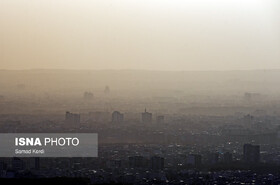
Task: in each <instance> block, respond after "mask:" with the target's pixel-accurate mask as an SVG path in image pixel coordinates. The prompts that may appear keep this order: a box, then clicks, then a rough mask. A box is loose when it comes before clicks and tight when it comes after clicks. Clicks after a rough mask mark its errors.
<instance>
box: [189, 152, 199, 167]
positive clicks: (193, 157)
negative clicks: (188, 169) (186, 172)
mask: <svg viewBox="0 0 280 185" xmlns="http://www.w3.org/2000/svg"><path fill="white" fill-rule="evenodd" d="M201 158H202V157H201V155H198V154H190V155H188V157H187V164H189V165H193V166H199V165H201Z"/></svg>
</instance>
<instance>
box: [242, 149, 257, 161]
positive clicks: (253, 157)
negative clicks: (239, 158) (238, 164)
mask: <svg viewBox="0 0 280 185" xmlns="http://www.w3.org/2000/svg"><path fill="white" fill-rule="evenodd" d="M243 159H244V161H245V162H249V163H257V162H259V161H260V146H259V145H251V144H245V145H244V146H243Z"/></svg>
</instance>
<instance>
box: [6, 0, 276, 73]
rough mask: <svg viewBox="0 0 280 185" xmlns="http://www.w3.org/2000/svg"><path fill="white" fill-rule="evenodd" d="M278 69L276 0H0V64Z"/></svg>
mask: <svg viewBox="0 0 280 185" xmlns="http://www.w3.org/2000/svg"><path fill="white" fill-rule="evenodd" d="M33 68H59V69H149V70H232V69H276V68H277V69H280V1H278V0H211V1H210V0H189V1H187V0H184V1H183V0H182V1H180V0H168V1H167V0H137V1H133V0H122V1H118V0H112V1H109V0H100V1H95V0H76V1H73V0H0V69H33Z"/></svg>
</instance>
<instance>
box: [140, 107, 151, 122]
mask: <svg viewBox="0 0 280 185" xmlns="http://www.w3.org/2000/svg"><path fill="white" fill-rule="evenodd" d="M152 117H153V114H152V113H149V112H147V110H146V109H145V112H143V113H142V122H143V123H152Z"/></svg>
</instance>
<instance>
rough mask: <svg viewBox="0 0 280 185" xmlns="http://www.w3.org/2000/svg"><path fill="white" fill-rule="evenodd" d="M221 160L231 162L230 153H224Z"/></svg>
mask: <svg viewBox="0 0 280 185" xmlns="http://www.w3.org/2000/svg"><path fill="white" fill-rule="evenodd" d="M223 162H224V163H231V162H232V153H229V152H226V153H224V155H223Z"/></svg>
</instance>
